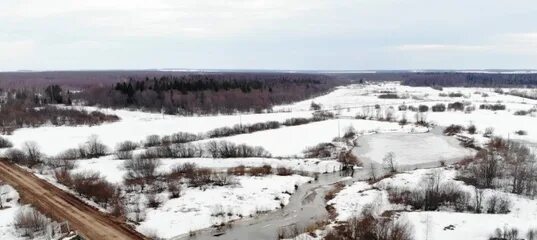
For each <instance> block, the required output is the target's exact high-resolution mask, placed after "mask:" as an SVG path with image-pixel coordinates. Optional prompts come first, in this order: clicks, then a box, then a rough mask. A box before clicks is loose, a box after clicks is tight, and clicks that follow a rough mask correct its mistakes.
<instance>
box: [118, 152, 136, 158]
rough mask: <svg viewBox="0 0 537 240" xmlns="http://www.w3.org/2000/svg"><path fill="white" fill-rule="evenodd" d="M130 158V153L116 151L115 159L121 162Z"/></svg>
mask: <svg viewBox="0 0 537 240" xmlns="http://www.w3.org/2000/svg"><path fill="white" fill-rule="evenodd" d="M132 156H133V155H132V151H117V152H116V157H117V159H123V160H126V159H131V158H132Z"/></svg>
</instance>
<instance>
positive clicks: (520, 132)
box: [515, 130, 528, 136]
mask: <svg viewBox="0 0 537 240" xmlns="http://www.w3.org/2000/svg"><path fill="white" fill-rule="evenodd" d="M515 134H516V135H520V136H523V135H528V132H526V131H525V130H518V131H516V132H515Z"/></svg>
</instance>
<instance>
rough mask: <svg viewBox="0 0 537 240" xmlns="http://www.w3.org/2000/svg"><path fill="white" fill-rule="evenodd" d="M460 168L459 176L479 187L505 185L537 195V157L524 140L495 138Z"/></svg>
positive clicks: (510, 189)
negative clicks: (520, 141) (523, 142)
mask: <svg viewBox="0 0 537 240" xmlns="http://www.w3.org/2000/svg"><path fill="white" fill-rule="evenodd" d="M459 168H460V169H459V176H458V178H459V179H460V180H463V181H464V182H466V183H467V184H470V185H474V186H476V187H478V188H504V189H505V190H508V191H510V192H512V193H515V194H524V195H528V196H536V195H537V175H536V174H535V172H536V171H537V158H536V156H535V155H534V154H533V153H532V151H531V149H530V148H529V147H527V146H525V145H524V144H522V143H519V142H516V141H507V140H504V139H501V138H492V139H491V140H490V141H489V142H488V143H487V144H486V146H485V148H483V149H481V150H480V151H479V152H478V153H477V154H476V155H475V157H473V158H471V159H469V160H468V161H465V162H464V163H461V164H459Z"/></svg>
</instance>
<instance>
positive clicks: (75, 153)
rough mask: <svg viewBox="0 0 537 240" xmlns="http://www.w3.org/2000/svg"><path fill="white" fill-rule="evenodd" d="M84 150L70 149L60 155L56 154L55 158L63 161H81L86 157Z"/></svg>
mask: <svg viewBox="0 0 537 240" xmlns="http://www.w3.org/2000/svg"><path fill="white" fill-rule="evenodd" d="M86 155H87V154H86V150H85V149H83V148H82V149H79V148H70V149H67V150H65V151H63V152H62V153H60V154H58V156H56V158H58V159H64V160H76V159H82V158H85V157H86Z"/></svg>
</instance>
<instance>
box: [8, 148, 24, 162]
mask: <svg viewBox="0 0 537 240" xmlns="http://www.w3.org/2000/svg"><path fill="white" fill-rule="evenodd" d="M4 156H5V157H6V158H7V160H9V161H10V162H12V163H22V162H23V161H25V159H26V155H25V154H24V152H23V151H21V150H19V149H8V150H7V151H6V152H5V153H4Z"/></svg>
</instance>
